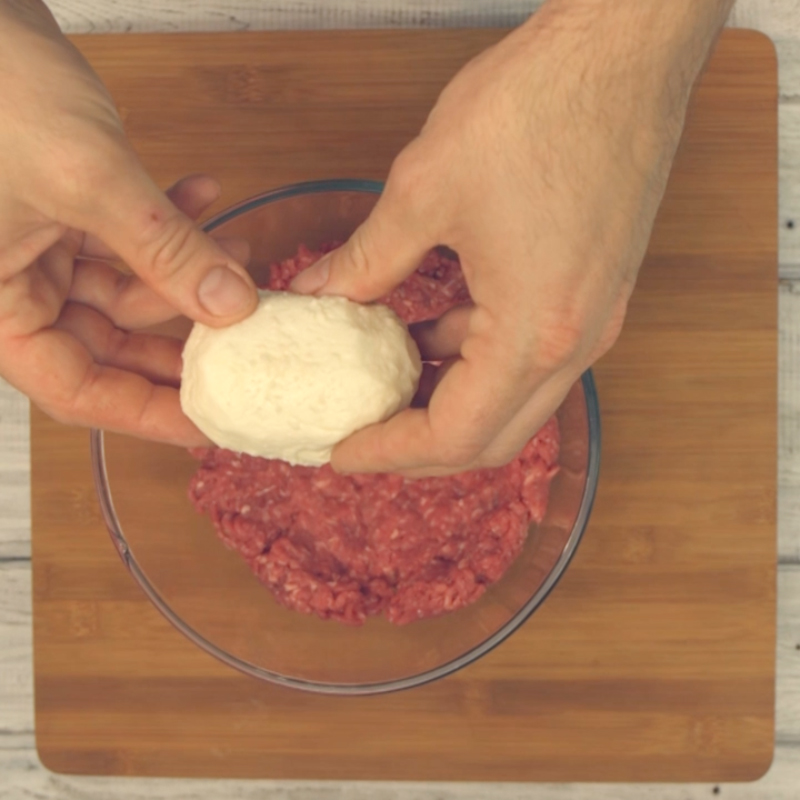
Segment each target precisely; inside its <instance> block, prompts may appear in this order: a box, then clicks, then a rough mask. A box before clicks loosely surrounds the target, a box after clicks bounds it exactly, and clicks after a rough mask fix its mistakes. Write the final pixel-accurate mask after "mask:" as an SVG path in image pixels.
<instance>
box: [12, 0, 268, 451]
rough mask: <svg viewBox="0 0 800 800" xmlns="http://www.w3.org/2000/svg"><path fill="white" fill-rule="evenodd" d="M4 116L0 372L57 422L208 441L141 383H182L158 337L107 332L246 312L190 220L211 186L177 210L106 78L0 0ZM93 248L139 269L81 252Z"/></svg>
mask: <svg viewBox="0 0 800 800" xmlns="http://www.w3.org/2000/svg"><path fill="white" fill-rule="evenodd" d="M0 120H2V123H1V124H0V172H1V173H2V175H3V183H2V186H0V374H2V376H3V377H5V378H6V379H7V380H9V381H10V382H11V383H12V384H14V385H15V386H17V387H18V388H19V389H21V390H22V391H24V392H26V393H27V394H29V395H30V396H31V398H32V399H33V400H34V401H35V402H37V403H39V404H40V405H41V406H42V407H43V408H44V409H45V410H46V411H48V412H49V413H51V414H52V415H53V416H56V417H57V418H59V419H62V420H64V421H69V422H75V423H81V424H94V425H108V426H109V427H114V428H117V429H124V430H128V431H131V432H136V433H138V434H140V435H144V436H153V437H156V438H161V439H168V440H176V441H181V442H189V443H191V442H194V443H198V442H199V441H202V439H198V436H199V434H198V433H197V431H196V430H195V429H194V428H193V426H191V427H189V426H190V423H188V421H187V420H185V419H184V418H183V417H182V415H179V414H178V410H179V409H177V407H175V405H174V403H173V400H174V398H173V396H172V394H170V393H166V392H162V391H161V390H160V389H159V388H157V387H156V385H155V383H153V382H143V381H144V380H145V378H147V377H149V378H152V380H153V381H155V382H156V383H158V381H159V380H161V379H162V378H163V379H165V380H166V379H168V380H169V381H172V380H173V377H172V374H173V372H174V369H173V367H174V364H173V361H174V360H173V359H172V356H171V355H169V354H168V353H167V352H166V351H165V350H163V347H162V344H163V343H162V344H158V345H157V344H156V343H155V342H154V341H152V340H146V339H143V338H137V339H128V338H125V336H124V334H120V333H119V332H113V331H112V330H111V329H109V328H108V326H109V325H111V324H112V323H113V324H115V325H119V326H121V327H123V328H126V329H130V328H135V327H140V326H142V325H145V324H149V323H148V322H146V320H155V319H157V318H158V319H163V318H166V317H168V316H172V315H175V314H176V313H178V312H181V313H183V314H185V315H187V316H188V317H190V318H192V319H194V320H199V321H201V322H204V323H206V324H208V325H212V326H220V325H227V324H230V323H232V322H235V321H237V320H238V319H241V318H243V317H245V316H247V315H248V314H249V313H250V312H251V311H252V310H253V308H254V307H255V304H256V302H257V298H256V293H255V288H254V286H253V284H252V281H251V280H250V278H249V276H248V275H247V272H246V270H245V269H244V268H243V267H242V266H241V265H240V264H239V263H238V262H237V260H236V258H235V257H234V256H232V255H231V254H230V253H229V252H226V250H225V249H223V248H222V247H220V245H219V244H217V243H215V242H214V241H213V240H212V239H211V238H209V237H208V236H206V235H205V234H203V233H202V232H200V231H199V230H198V229H197V228H196V227H195V225H194V224H193V222H192V220H191V218H190V217H191V216H194V215H196V214H198V213H200V211H201V210H202V209H203V208H204V207H205V206H206V205H207V204H208V203H209V202H211V201H213V200H214V199H215V198H216V195H217V192H218V189H217V188H216V185H215V184H214V183H213V182H209V181H208V180H207V179H204V180H199V179H197V180H193V181H190V182H188V183H181V184H179V185H178V186H177V187H176V189H175V190H174V191H173V193H172V198H173V200H175V202H172V201H171V200H170V198H169V197H167V196H166V195H164V194H163V193H162V192H161V191H160V190H159V188H158V187H157V186H156V185H155V184H154V183H153V181H152V180H151V179H150V178H149V176H148V175H147V174H146V172H145V171H144V169H143V167H142V165H141V164H140V162H139V161H138V159H137V158H136V155H135V154H134V152H133V150H132V149H131V147H130V145H129V144H128V142H127V140H126V139H125V135H124V132H123V129H122V124H121V122H120V119H119V116H118V115H117V112H116V109H115V108H114V104H113V102H112V100H111V98H110V97H109V95H108V93H107V91H106V90H105V88H104V86H103V85H102V83H101V81H100V79H99V78H98V77H97V75H96V74H95V73H94V72H93V71H92V69H91V68H90V67H89V65H88V64H87V63H86V61H85V60H84V59H83V57H82V56H81V55H80V54H79V53H78V51H77V50H76V49H75V48H74V47H73V46H72V45H71V44H70V43H69V42H68V41H67V40H66V39H65V38H64V37H63V36H62V34H61V32H60V31H59V29H58V26H57V25H56V23H55V21H54V20H53V18H52V16H51V15H50V13H49V11H48V10H47V8H46V6H45V5H44V4H43V3H41V2H38V0H0ZM184 212H186V213H184ZM85 234H86V235H85ZM98 254H101V255H102V256H103V257H110V256H112V255H113V256H114V257H115V258H116V259H119V260H121V261H123V262H124V263H126V264H127V265H129V267H130V268H131V269H132V270H133V272H134V273H135V275H134V276H128V277H122V276H121V275H120V273H119V271H117V270H116V269H114V268H113V267H111V266H109V265H108V264H101V263H99V262H86V261H84V260H83V259H82V256H85V255H90V256H93V255H94V256H96V255H98ZM65 303H66V305H64V304H65ZM76 303H82V304H88V305H89V306H93V307H94V309H95V311H96V312H99V314H101V315H105V320H104V321H99V320H98V318H96V317H95V318H94V321H90V319H89V317H90V315H89V313H88V311H87V310H86V309H85V308H84V309H79V308H78V307H77V306H76ZM78 329H80V330H78ZM123 339H124V343H123ZM101 340H102V341H103V342H105V344H104V345H103V352H99V351H97V349H96V348H97V347H98V346H99V342H100V341H101ZM108 347H112V349H114V351H115V352H114V355H113V356H112V355H111V354H109V352H108ZM151 347H152V348H154V351H153V352H152V353H151V355H152V356H153V358H154V359H155V362H154V365H153V366H152V368H150V367H147V366H145V365H144V361H143V358H144V354H145V351H146V350H147V348H151ZM167 349H168V350H169V348H167ZM134 350H136V351H137V353H138V355H136V356H134V354H133V351H134ZM170 352H171V351H170ZM123 353H124V354H125V355H124V357H123ZM90 356H92V357H94V359H95V360H94V362H93V361H92V359H91V358H90ZM162 358H163V363H161V361H160V359H162ZM109 359H110V360H109ZM120 359H121V361H119V360H120ZM106 361H108V363H106ZM118 361H119V363H117V362H118ZM116 367H122V368H123V370H129V372H127V373H125V375H120V374H117V373H112V372H110V371H109V370H113V369H114V368H116ZM80 370H84V373H83V374H79V371H80ZM137 372H138V373H140V375H139V377H141V378H142V380H137V381H133V380H132V379H131V376H133V375H134V373H137ZM126 376H127V377H126ZM123 378H125V380H123ZM126 391H129V392H130V393H131V394H130V395H129V396H128V395H126V394H125V392H126ZM175 397H177V395H175ZM164 404H165V405H164ZM137 414H141V415H142V416H141V418H137Z"/></svg>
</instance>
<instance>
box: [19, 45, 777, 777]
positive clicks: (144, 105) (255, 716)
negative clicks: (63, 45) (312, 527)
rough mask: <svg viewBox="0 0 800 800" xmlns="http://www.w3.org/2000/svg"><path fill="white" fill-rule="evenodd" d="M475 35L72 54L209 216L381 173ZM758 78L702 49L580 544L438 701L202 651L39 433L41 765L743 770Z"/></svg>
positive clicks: (755, 433)
mask: <svg viewBox="0 0 800 800" xmlns="http://www.w3.org/2000/svg"><path fill="white" fill-rule="evenodd" d="M496 36H497V34H496V33H494V32H490V31H489V32H447V33H445V32H440V33H433V32H429V33H426V34H424V35H421V34H419V33H415V34H413V35H408V34H401V33H388V32H387V33H380V34H378V33H373V34H368V33H362V34H355V33H349V34H338V35H331V34H327V35H322V34H320V35H317V36H316V37H314V39H312V40H311V41H310V42H309V39H307V38H305V37H303V38H302V43H304V47H303V49H302V50H301V49H300V45H301V39H298V38H297V35H296V34H285V35H280V36H278V35H273V36H267V35H256V34H252V35H240V36H237V37H215V38H213V39H212V38H209V37H203V36H197V37H185V38H183V37H181V38H180V39H179V38H177V37H175V38H170V39H163V38H159V37H152V38H151V37H147V38H141V39H136V38H133V37H130V38H126V39H124V40H122V39H116V40H114V39H113V38H109V39H103V40H98V39H94V40H90V39H81V40H79V45H80V46H81V47H82V49H84V51H85V52H86V53H87V55H88V56H89V58H90V60H91V61H93V63H95V65H96V67H97V68H98V71H99V72H100V74H101V75H102V76H103V77H104V78H105V79H106V81H107V83H108V85H109V86H110V87H111V89H112V92H113V93H114V95H115V97H116V98H117V99H118V101H119V102H120V104H121V106H122V108H123V112H124V114H125V117H126V122H127V124H128V127H129V130H130V133H131V136H132V139H133V141H134V143H135V144H136V145H137V146H138V148H139V151H140V152H141V154H142V157H143V159H144V160H145V162H146V164H147V166H148V168H149V169H150V170H151V171H152V172H153V174H155V175H156V176H157V177H158V178H159V179H160V180H161V181H162V182H165V183H166V182H168V181H170V180H172V179H173V178H175V177H177V175H179V174H181V173H182V172H188V171H194V170H197V169H205V170H208V171H211V172H213V173H215V174H217V175H218V176H219V177H221V178H223V181H224V184H225V187H226V196H225V198H224V202H228V201H231V200H234V199H239V198H240V197H241V196H243V195H245V194H248V193H252V192H255V191H257V190H259V189H262V188H265V187H266V186H271V185H276V184H279V183H283V182H287V181H291V180H298V179H302V178H308V177H325V176H331V175H333V174H350V175H361V176H378V177H380V176H381V175H383V174H384V173H385V171H386V169H387V167H388V164H389V162H390V160H391V157H392V155H393V154H394V152H396V151H397V149H399V147H400V146H402V144H403V142H404V141H405V140H406V139H408V137H409V136H411V135H412V134H413V132H414V130H415V128H416V126H418V125H419V124H420V121H421V120H422V118H423V117H424V114H425V111H426V109H427V107H428V106H429V104H430V102H431V101H432V99H433V98H434V97H435V95H436V92H437V90H438V88H439V87H440V86H441V85H442V84H443V83H444V82H445V81H446V80H447V78H448V77H449V76H450V75H451V74H452V72H453V71H454V70H455V69H456V67H457V65H458V64H459V63H462V62H463V61H464V60H465V59H466V58H467V57H469V55H470V54H471V53H473V52H477V51H478V50H480V49H481V48H482V47H484V46H485V45H486V44H487V43H488V42H489V41H491V40H492V37H496ZM309 44H311V45H312V46H311V47H310V48H309ZM354 53H357V54H358V56H357V57H356V56H354V55H353V54H354ZM400 75H402V76H403V79H402V80H400V79H399V76H400ZM734 76H735V77H734ZM775 80H776V79H775V63H774V58H773V55H772V51H771V48H770V46H769V44H768V43H767V42H766V41H765V40H764V39H763V38H762V37H759V36H756V35H752V34H744V33H739V34H730V35H728V36H726V37H725V38H724V40H723V42H722V45H721V47H720V49H719V51H718V53H717V55H716V57H715V60H714V62H713V66H712V69H711V71H710V73H709V74H708V75H707V76H706V79H705V80H704V83H703V85H702V87H701V88H700V90H699V91H698V93H697V98H696V104H695V106H694V108H693V111H692V114H691V117H690V123H689V126H688V132H687V137H686V140H685V143H684V145H683V147H682V151H681V154H680V157H679V162H678V166H677V168H676V171H675V174H674V176H673V179H672V181H671V183H670V188H669V192H668V196H667V198H666V201H665V203H664V206H663V209H662V213H661V215H660V217H659V222H658V225H657V228H656V231H655V234H654V237H653V241H652V246H651V250H650V254H649V256H648V259H647V262H646V265H645V267H644V270H643V274H642V280H641V285H640V287H639V290H638V291H637V294H636V296H635V299H634V302H633V303H632V307H631V312H630V316H629V322H628V325H627V328H626V332H625V334H624V335H623V338H622V339H621V341H620V343H619V345H618V346H617V347H616V348H615V350H614V351H613V352H612V354H611V355H610V356H609V357H608V358H607V359H605V360H604V361H603V363H602V364H600V365H599V366H598V369H597V376H598V382H599V386H600V392H601V402H602V404H603V416H604V465H603V476H602V483H601V488H600V493H599V496H598V501H597V504H596V508H595V512H594V514H593V519H592V524H591V527H590V530H589V532H588V533H587V537H586V541H585V543H584V545H583V546H582V547H581V550H580V551H579V554H578V556H577V558H576V560H575V562H574V564H573V565H572V567H571V568H570V570H569V572H568V574H567V576H566V577H565V579H564V581H563V582H562V584H561V585H560V586H559V588H558V590H557V591H556V592H555V593H554V594H553V596H552V597H551V598H550V599H549V600H548V602H547V604H546V605H545V606H544V607H543V609H542V610H541V611H540V612H539V613H537V614H536V615H535V617H534V618H533V619H532V620H531V622H530V623H528V624H527V625H526V626H525V627H524V628H523V629H522V630H521V631H520V632H518V633H517V634H516V635H515V636H514V637H512V639H510V640H509V641H508V642H506V643H505V644H504V645H503V646H501V647H500V648H498V649H497V650H496V651H494V652H493V653H492V654H490V655H489V656H487V657H486V658H484V659H483V660H482V661H480V662H479V663H477V664H476V665H474V666H473V667H471V668H469V669H468V670H464V671H462V672H461V673H459V674H457V675H455V676H453V677H451V678H449V679H447V680H444V681H440V682H437V683H435V684H432V685H430V686H428V687H423V688H420V689H416V690H413V691H412V692H407V693H401V694H397V695H392V696H388V697H381V698H370V699H361V700H353V699H347V700H342V699H337V698H319V697H312V696H308V695H305V694H301V693H297V692H290V691H286V690H278V689H276V688H274V687H271V686H267V685H261V684H258V683H256V682H254V681H252V680H250V679H246V678H244V677H242V676H239V675H238V674H236V673H233V672H231V671H230V670H228V669H227V668H225V667H223V666H222V665H220V664H218V663H217V662H215V661H213V660H212V659H211V658H209V657H207V656H205V655H204V654H202V653H200V652H198V651H197V650H196V649H195V648H194V647H193V646H191V645H190V644H189V643H188V642H187V641H186V640H184V639H183V638H182V637H180V635H178V634H177V633H176V632H174V631H173V630H172V629H170V628H169V627H168V626H167V624H166V623H165V622H164V621H163V620H162V619H161V618H160V617H159V616H158V615H157V613H156V612H155V611H154V610H153V609H152V608H151V607H150V606H148V605H147V603H146V602H145V601H144V600H143V598H142V597H141V595H140V594H139V592H138V590H137V589H136V587H135V586H134V585H133V584H132V582H131V579H130V578H129V577H128V576H127V575H126V574H125V572H124V570H123V569H122V567H121V565H120V564H119V563H117V561H116V555H115V553H114V552H113V550H112V548H111V546H110V544H109V543H108V542H107V541H106V538H105V533H104V531H103V528H102V524H101V522H100V520H99V516H98V512H97V509H96V506H95V504H94V500H93V498H92V494H91V483H90V475H89V471H88V460H87V457H86V450H85V448H86V440H85V434H84V433H82V432H80V431H73V430H69V429H65V428H61V427H59V426H57V425H55V424H54V423H51V422H49V421H47V420H45V419H44V418H43V417H42V416H41V415H38V414H35V415H34V416H33V430H32V451H33V491H34V495H33V497H34V505H33V526H34V539H33V553H34V604H35V614H34V623H35V625H34V642H35V654H36V703H37V708H36V711H37V717H36V730H37V744H38V748H39V753H40V755H41V756H42V758H43V760H44V763H45V765H46V766H48V767H50V768H51V769H55V770H57V771H68V772H89V773H104V774H147V775H205V776H270V777H305V778H323V777H326V778H384V779H392V778H395V779H437V780H446V779H460V780H466V779H474V780H478V779H479V780H718V779H727V780H748V779H753V778H756V777H758V776H759V775H760V774H762V773H763V772H764V770H765V769H766V768H767V766H768V765H769V763H770V761H771V758H772V736H773V715H774V658H775V653H774V645H775V459H776V299H777V298H776V278H777V272H776V237H775V231H776V226H775V220H776V173H775V161H776V119H775V101H776V84H775ZM390 98H391V102H390ZM376 112H378V113H376ZM234 145H235V146H234ZM723 399H724V402H722V400H723ZM176 491H178V488H177V487H176Z"/></svg>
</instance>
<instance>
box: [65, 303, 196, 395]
mask: <svg viewBox="0 0 800 800" xmlns="http://www.w3.org/2000/svg"><path fill="white" fill-rule="evenodd" d="M54 327H55V328H57V329H58V330H61V331H65V332H66V333H69V334H71V335H72V336H73V337H74V338H75V339H77V340H78V341H79V342H80V343H81V344H82V345H83V346H84V347H85V348H86V350H87V351H88V352H89V354H90V355H91V356H92V358H93V359H94V360H95V362H97V363H98V364H103V365H105V366H109V367H117V368H119V369H123V370H127V371H128V372H135V373H137V374H138V375H141V376H142V377H144V378H147V380H149V381H151V382H153V383H158V384H163V385H168V386H175V387H177V386H179V385H180V379H181V367H182V361H181V351H182V349H183V343H182V342H181V341H179V340H178V339H173V338H170V337H167V336H155V335H153V334H146V333H128V332H127V331H123V330H120V329H119V328H117V327H115V326H114V325H113V324H112V323H111V322H110V321H109V320H108V319H107V318H106V317H104V316H103V315H102V314H100V313H99V312H97V311H95V310H94V309H93V308H89V307H88V306H83V305H79V304H78V303H67V304H66V305H65V306H64V308H63V309H62V311H61V315H60V316H59V318H58V320H57V321H56V324H55V325H54Z"/></svg>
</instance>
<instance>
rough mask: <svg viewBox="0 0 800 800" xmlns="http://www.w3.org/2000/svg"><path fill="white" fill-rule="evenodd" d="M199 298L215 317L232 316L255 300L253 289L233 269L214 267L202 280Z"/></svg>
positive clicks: (198, 293) (198, 290)
mask: <svg viewBox="0 0 800 800" xmlns="http://www.w3.org/2000/svg"><path fill="white" fill-rule="evenodd" d="M197 299H198V300H199V301H200V303H201V304H202V306H203V308H205V310H206V311H208V312H209V313H210V314H213V315H214V316H215V317H230V316H233V315H234V314H238V313H240V312H241V311H244V309H245V308H247V307H248V306H249V305H250V304H251V303H252V301H253V290H252V288H251V287H250V286H248V285H247V283H245V281H244V280H243V279H242V278H241V277H240V276H239V275H237V274H236V273H235V272H234V271H233V270H231V269H228V268H227V267H214V269H212V270H211V272H209V273H208V275H206V276H205V278H203V280H202V281H201V282H200V286H199V287H198V289H197Z"/></svg>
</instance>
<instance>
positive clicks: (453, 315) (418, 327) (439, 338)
mask: <svg viewBox="0 0 800 800" xmlns="http://www.w3.org/2000/svg"><path fill="white" fill-rule="evenodd" d="M472 310H473V306H456V307H455V308H451V309H450V310H449V311H446V312H445V313H444V314H442V316H441V317H439V318H438V319H434V320H430V321H428V322H418V323H416V324H415V325H410V326H409V332H410V333H411V335H412V336H413V337H414V340H415V341H416V343H417V347H419V352H420V355H421V356H422V358H423V359H425V360H426V361H443V360H444V359H446V358H451V357H453V356H457V355H458V354H459V353H460V352H461V345H462V344H463V342H464V339H466V337H467V333H468V329H469V322H470V315H471V313H472Z"/></svg>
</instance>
